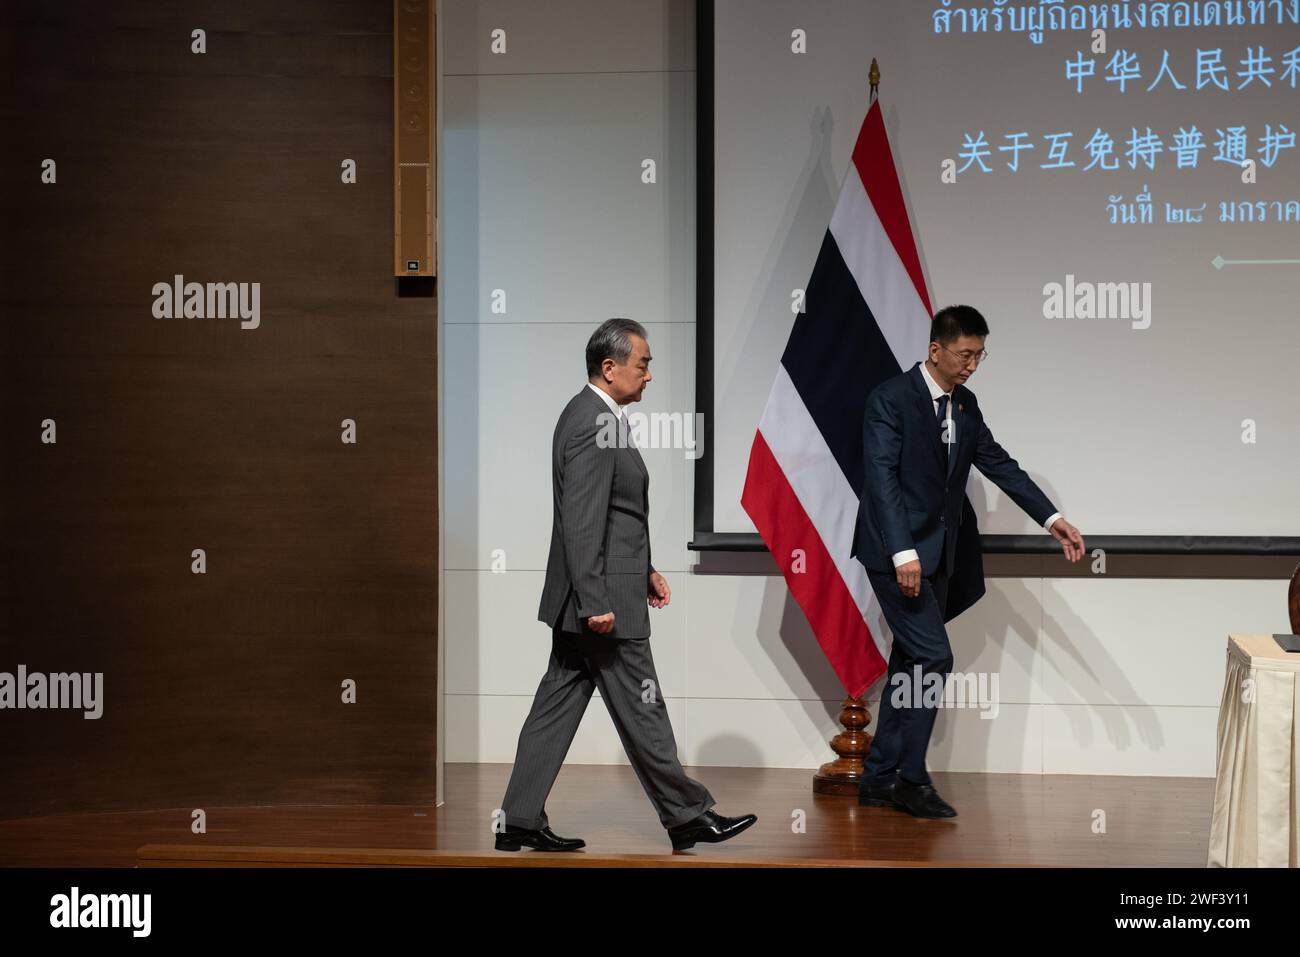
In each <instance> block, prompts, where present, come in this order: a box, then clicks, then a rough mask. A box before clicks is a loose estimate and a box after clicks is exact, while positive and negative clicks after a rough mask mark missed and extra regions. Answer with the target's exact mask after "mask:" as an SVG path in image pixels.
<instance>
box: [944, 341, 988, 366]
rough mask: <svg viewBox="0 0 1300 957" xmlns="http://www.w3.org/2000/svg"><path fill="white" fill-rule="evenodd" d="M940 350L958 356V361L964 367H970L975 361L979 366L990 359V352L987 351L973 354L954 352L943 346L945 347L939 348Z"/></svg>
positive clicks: (982, 350)
mask: <svg viewBox="0 0 1300 957" xmlns="http://www.w3.org/2000/svg"><path fill="white" fill-rule="evenodd" d="M939 348H940V349H942V350H943V351H944V352H947V353H949V354H950V355H954V356H956V357H957V358H958V359H960V360H961V364H962V365H969V364H970V363H971V362H972V361H974V363H975V364H976V365H979V364H980V363H981V362H983V361H984V360H985V359H987V358H988V357H989V351H988V350H987V349H981V350H980V351H979V352H976V353H973V354H972V353H967V352H953V351H952V350H951V349H949V348H948V347H947V346H943V345H941V346H939Z"/></svg>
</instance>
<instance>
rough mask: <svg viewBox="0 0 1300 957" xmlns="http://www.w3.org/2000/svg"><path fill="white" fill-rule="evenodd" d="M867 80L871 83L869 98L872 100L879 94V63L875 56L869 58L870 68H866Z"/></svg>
mask: <svg viewBox="0 0 1300 957" xmlns="http://www.w3.org/2000/svg"><path fill="white" fill-rule="evenodd" d="M867 80H868V81H870V83H871V98H872V99H873V100H874V99H876V98H877V97H878V96H880V64H878V63H877V62H876V58H875V57H872V58H871V69H869V70H867Z"/></svg>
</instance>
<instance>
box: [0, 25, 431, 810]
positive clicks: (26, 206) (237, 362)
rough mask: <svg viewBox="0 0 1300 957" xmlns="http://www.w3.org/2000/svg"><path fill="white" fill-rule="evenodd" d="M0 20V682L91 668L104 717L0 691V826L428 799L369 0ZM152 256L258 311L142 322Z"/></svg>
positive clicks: (417, 527) (427, 730)
mask: <svg viewBox="0 0 1300 957" xmlns="http://www.w3.org/2000/svg"><path fill="white" fill-rule="evenodd" d="M3 10H4V12H3V13H2V14H0V16H2V17H3V23H2V24H0V44H2V45H3V46H2V47H0V66H3V76H4V78H5V82H4V90H3V91H0V96H3V126H4V147H3V149H0V163H2V164H3V167H2V168H0V177H2V179H3V184H4V186H3V197H2V198H0V209H2V210H3V220H4V227H3V235H4V250H3V256H2V257H0V283H2V288H0V303H3V319H2V321H0V582H2V585H0V589H2V590H0V671H8V672H11V673H12V672H15V671H16V669H17V666H18V665H19V664H24V665H26V666H27V669H28V670H29V672H34V671H39V672H45V673H50V672H96V671H102V672H104V681H103V693H104V714H103V717H102V718H100V719H99V720H85V719H84V718H83V717H82V713H81V712H80V711H54V710H47V711H10V710H4V711H0V769H2V770H0V776H3V779H4V781H5V786H4V787H3V788H0V817H16V816H25V815H35V814H45V813H54V812H59V811H71V810H85V809H103V810H113V809H129V808H158V807H185V808H189V807H204V806H209V805H212V806H217V805H232V804H272V803H301V804H349V803H357V804H367V803H400V804H419V803H429V804H432V803H433V801H434V789H435V758H436V754H435V743H436V733H435V732H436V726H435V719H436V687H437V585H438V582H437V576H438V514H437V491H438V476H437V466H438V462H437V454H438V453H437V449H438V434H437V422H438V408H437V387H438V383H437V354H436V348H437V318H436V303H435V300H434V299H432V298H399V296H398V295H397V291H396V285H395V280H394V279H393V278H392V275H391V273H392V268H391V264H392V258H393V170H392V163H393V125H392V124H393V117H392V114H393V86H392V69H393V63H392V59H393V55H392V43H393V38H392V18H393V12H392V7H391V4H387V3H374V2H369V3H367V2H360V0H325V2H321V0H313V2H310V3H308V2H302V0H290V2H287V3H278V4H274V5H271V6H267V5H265V4H258V3H252V2H223V3H216V2H212V3H200V2H184V0H183V2H168V3H161V2H137V3H130V4H113V5H106V4H98V3H87V2H81V3H59V4H49V3H42V2H15V3H6V4H4V7H3ZM196 28H202V29H204V30H206V32H207V52H206V53H205V54H194V53H192V52H190V47H191V42H192V41H191V31H192V30H194V29H196ZM46 158H52V159H54V160H55V161H56V162H57V164H58V166H57V173H58V182H57V185H44V184H42V182H41V164H42V162H43V161H44V160H45V159H46ZM348 158H350V159H353V160H355V161H356V163H357V167H358V182H357V184H356V185H344V184H343V183H342V182H341V180H340V172H341V165H340V164H341V163H342V162H343V161H344V160H345V159H348ZM177 273H180V274H182V275H183V276H184V277H185V280H186V281H187V282H188V281H197V282H202V283H207V282H248V283H252V282H259V283H260V284H261V325H260V327H259V328H256V329H242V328H241V327H240V324H239V321H238V320H237V319H170V320H168V319H157V318H154V317H153V314H152V308H153V299H154V296H153V294H152V292H151V289H152V286H153V284H154V283H156V282H171V281H172V277H173V276H174V275H175V274H177ZM349 418H350V419H354V420H355V421H356V423H357V437H358V441H357V444H355V445H345V444H343V443H342V442H341V441H340V435H341V431H342V426H341V423H342V421H343V420H344V419H349ZM45 419H52V420H54V421H55V423H57V430H58V432H57V435H58V442H57V444H54V445H47V444H42V442H41V434H42V422H43V420H45ZM196 548H202V549H204V550H205V551H206V553H207V573H206V574H203V575H197V574H193V573H192V572H191V562H192V558H191V551H192V550H193V549H196ZM349 678H350V679H353V680H355V681H356V682H357V686H358V691H357V696H358V700H357V703H356V704H343V703H342V702H341V684H342V682H343V681H344V680H345V679H349Z"/></svg>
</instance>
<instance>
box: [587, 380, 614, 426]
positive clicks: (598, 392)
mask: <svg viewBox="0 0 1300 957" xmlns="http://www.w3.org/2000/svg"><path fill="white" fill-rule="evenodd" d="M587 388H588V389H590V390H591V391H592V392H594V393H596V395H598V396H600V397H601V398H602V399H604V400H605V404H606V405H607V406H609V411H611V412H613V413H614V415H616V416H617V417H618V418H620V419H621V418H623V407H622V406H621V405H619V404H618V403H617V402H615V401H614V397H613V396H612V395H610V394H609V393H608V392H606V391H605V390H604V389H602V388H601V387H600V386H598V385H593V384H592V383H590V382H588V383H587Z"/></svg>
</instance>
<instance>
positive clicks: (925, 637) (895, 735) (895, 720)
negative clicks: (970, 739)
mask: <svg viewBox="0 0 1300 957" xmlns="http://www.w3.org/2000/svg"><path fill="white" fill-rule="evenodd" d="M867 575H868V577H869V578H870V579H871V587H872V589H873V590H874V591H875V593H876V597H877V598H878V599H879V601H880V607H881V610H882V611H883V612H884V615H885V620H886V621H887V622H889V627H890V629H891V630H892V631H893V633H894V645H893V650H892V651H891V652H890V655H889V673H888V675H887V676H886V678H885V685H884V687H883V688H882V689H881V692H880V707H879V708H878V709H877V712H876V732H875V736H874V738H873V740H872V742H871V751H870V752H869V753H868V754H867V760H866V762H865V766H864V768H863V775H862V776H863V780H864V781H867V782H881V783H883V782H886V781H888V779H889V778H890V776H891V775H893V774H894V773H895V772H897V773H899V774H901V775H902V776H903V777H904V778H905V779H906V780H908V781H911V782H912V783H913V784H929V783H930V775H929V772H928V771H926V768H925V752H926V749H927V748H928V747H929V746H930V734H931V732H932V731H933V730H934V719H935V717H936V713H937V712H936V709H935V708H934V707H925V706H924V701H925V697H924V694H923V693H922V692H923V690H924V687H925V685H924V684H921V685H919V686H918V684H917V683H916V681H915V677H916V671H915V669H916V667H917V666H918V665H919V666H920V668H921V676H922V680H923V681H924V678H925V676H926V675H930V674H939V675H940V676H941V680H946V678H947V675H948V673H949V672H951V671H952V664H953V658H952V646H951V645H950V644H949V643H948V632H947V630H946V629H945V628H944V625H943V613H944V608H945V607H946V604H947V600H948V575H947V573H946V571H945V570H944V568H943V565H942V563H941V564H940V567H939V568H938V569H937V570H936V571H935V573H934V574H933V575H931V576H929V577H928V578H926V577H923V578H922V579H921V593H920V594H919V595H917V596H916V597H915V598H906V597H904V596H903V592H902V590H901V589H900V588H899V587H898V579H897V577H896V576H895V575H894V574H893V573H883V572H875V571H871V570H869V569H868V571H867ZM896 675H898V676H900V677H899V678H895V676H896ZM901 680H905V681H906V682H907V683H908V684H909V685H911V686H912V687H911V688H910V689H909V692H908V696H906V697H904V698H903V702H902V703H903V706H902V707H898V706H896V705H895V704H894V701H893V698H894V695H895V692H896V689H898V687H899V682H900V681H901Z"/></svg>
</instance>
